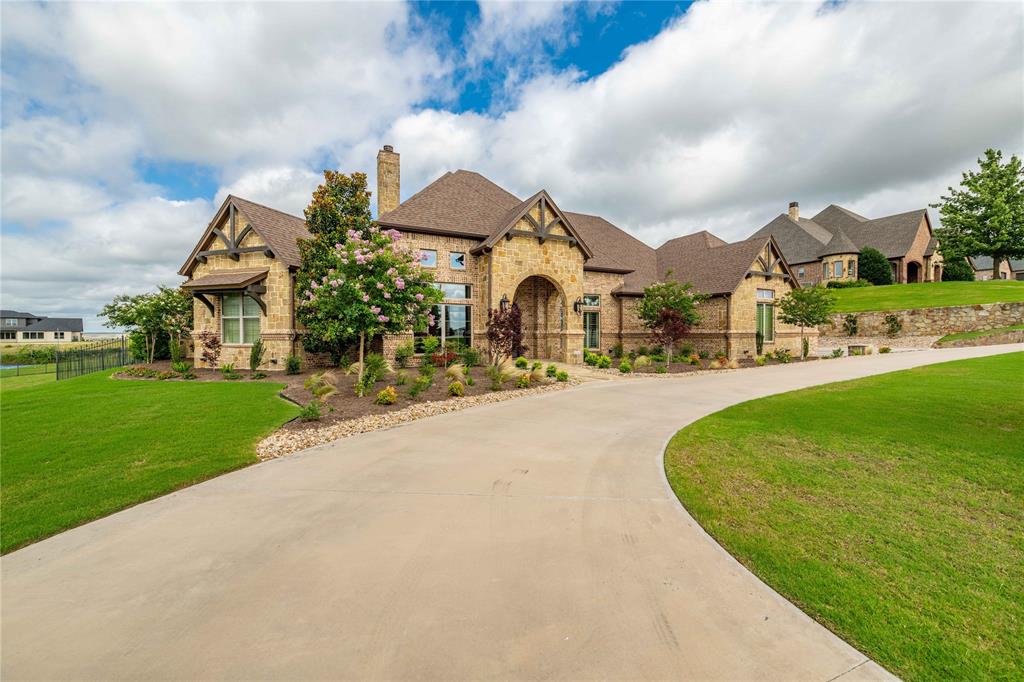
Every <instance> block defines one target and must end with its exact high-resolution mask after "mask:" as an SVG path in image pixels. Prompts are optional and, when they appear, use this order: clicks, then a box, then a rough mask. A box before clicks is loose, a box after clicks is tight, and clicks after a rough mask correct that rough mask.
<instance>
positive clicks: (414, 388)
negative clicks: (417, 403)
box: [409, 375, 434, 398]
mask: <svg viewBox="0 0 1024 682" xmlns="http://www.w3.org/2000/svg"><path fill="white" fill-rule="evenodd" d="M433 383H434V381H433V379H430V378H427V377H425V376H422V375H421V376H418V377H416V381H414V382H412V385H411V386H410V387H409V397H410V398H418V397H419V395H420V393H423V391H425V390H427V389H428V388H430V386H431V384H433Z"/></svg>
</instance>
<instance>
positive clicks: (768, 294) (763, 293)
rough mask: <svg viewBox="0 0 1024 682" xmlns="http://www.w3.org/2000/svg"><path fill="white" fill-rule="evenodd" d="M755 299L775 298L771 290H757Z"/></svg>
mask: <svg viewBox="0 0 1024 682" xmlns="http://www.w3.org/2000/svg"><path fill="white" fill-rule="evenodd" d="M757 297H758V298H759V299H761V300H771V299H773V298H775V292H774V291H772V290H771V289H758V290H757Z"/></svg>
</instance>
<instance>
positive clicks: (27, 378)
mask: <svg viewBox="0 0 1024 682" xmlns="http://www.w3.org/2000/svg"><path fill="white" fill-rule="evenodd" d="M8 371H9V370H8ZM56 379H57V374H56V373H55V372H50V373H49V374H22V375H15V374H4V373H0V393H3V392H4V391H9V390H12V389H15V388H26V387H28V386H38V385H39V384H48V383H51V382H53V381H56Z"/></svg>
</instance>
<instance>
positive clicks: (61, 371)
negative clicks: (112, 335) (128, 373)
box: [57, 336, 129, 381]
mask: <svg viewBox="0 0 1024 682" xmlns="http://www.w3.org/2000/svg"><path fill="white" fill-rule="evenodd" d="M128 362H129V352H128V341H127V340H126V339H125V338H124V337H123V336H122V337H121V338H119V339H109V340H107V341H98V342H97V343H94V344H91V345H88V346H79V347H78V348H69V349H68V350H58V351H57V381H60V380H61V379H70V378H72V377H77V376H81V375H83V374H90V373H92V372H101V371H103V370H105V369H110V368H113V367H122V366H124V365H127V364H128Z"/></svg>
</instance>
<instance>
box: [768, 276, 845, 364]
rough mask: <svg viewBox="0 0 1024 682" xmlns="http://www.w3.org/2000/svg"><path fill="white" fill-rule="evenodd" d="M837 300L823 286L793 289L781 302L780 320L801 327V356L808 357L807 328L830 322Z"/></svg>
mask: <svg viewBox="0 0 1024 682" xmlns="http://www.w3.org/2000/svg"><path fill="white" fill-rule="evenodd" d="M835 303H836V299H835V296H833V295H832V294H831V293H830V292H829V290H828V289H826V288H825V287H823V286H815V287H803V288H801V289H793V290H792V291H790V292H789V293H788V294H786V295H785V296H783V297H782V299H781V300H780V301H779V319H780V320H781V321H783V322H785V323H786V324H795V325H797V326H798V327H800V354H801V357H804V358H806V357H807V342H806V340H805V338H804V328H805V327H816V326H818V325H819V324H824V323H825V322H827V321H828V319H829V318H828V316H829V313H831V312H832V308H833V306H835Z"/></svg>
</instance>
